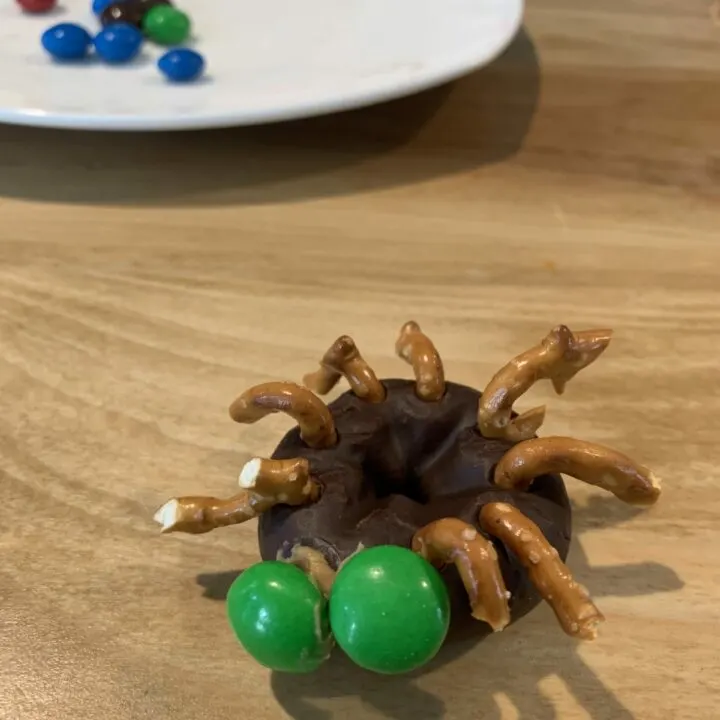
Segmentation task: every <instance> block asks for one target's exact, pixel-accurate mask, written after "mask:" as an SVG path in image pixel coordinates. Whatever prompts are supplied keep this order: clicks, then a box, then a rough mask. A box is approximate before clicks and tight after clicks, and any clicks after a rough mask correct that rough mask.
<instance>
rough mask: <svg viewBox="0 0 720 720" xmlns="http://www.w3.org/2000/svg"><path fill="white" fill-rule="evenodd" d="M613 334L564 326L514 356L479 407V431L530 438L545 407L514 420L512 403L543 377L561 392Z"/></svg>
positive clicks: (593, 358) (602, 349)
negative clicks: (575, 330)
mask: <svg viewBox="0 0 720 720" xmlns="http://www.w3.org/2000/svg"><path fill="white" fill-rule="evenodd" d="M611 336H612V331H611V330H583V331H581V332H577V333H573V332H571V331H570V329H569V328H568V327H566V326H565V325H559V326H558V327H556V328H555V329H554V330H551V331H550V333H548V335H547V336H546V337H545V338H544V339H543V340H542V342H541V343H540V344H539V345H537V346H536V347H534V348H531V349H530V350H527V351H526V352H524V353H522V354H521V355H518V356H517V357H515V358H514V359H512V360H511V361H510V362H509V363H508V364H507V365H505V366H504V367H503V368H502V369H501V370H500V371H499V372H498V373H496V374H495V376H494V377H493V379H492V380H490V382H489V383H488V385H487V387H486V388H485V390H484V392H483V394H482V397H481V398H480V404H479V407H478V428H479V430H480V432H481V433H482V434H483V435H484V436H485V437H489V438H495V437H498V438H505V439H507V440H511V441H512V442H520V441H521V440H527V439H528V438H531V437H532V436H533V435H534V434H535V433H536V432H537V430H538V428H539V427H540V426H541V425H542V423H543V420H544V418H545V408H544V407H536V408H533V409H532V410H529V411H527V412H525V413H523V414H522V415H520V416H519V417H517V418H515V419H513V418H512V407H513V404H514V403H515V402H516V401H517V399H518V398H519V397H520V396H521V395H523V394H524V393H525V392H527V391H528V390H529V389H530V388H531V387H532V386H533V385H534V384H535V383H536V382H537V381H538V380H542V379H544V378H546V379H548V380H550V381H551V382H552V384H553V387H554V388H555V392H557V393H558V394H562V393H563V392H564V390H565V385H566V384H567V383H568V382H569V381H570V380H571V379H572V378H573V377H574V376H575V375H576V374H577V373H578V372H579V371H580V370H582V369H583V368H585V367H587V366H588V365H590V364H591V363H592V362H594V361H595V360H596V359H597V358H598V357H599V356H600V355H601V354H602V352H603V351H604V350H605V348H606V347H607V346H608V344H609V343H610V338H611Z"/></svg>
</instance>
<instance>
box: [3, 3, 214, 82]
mask: <svg viewBox="0 0 720 720" xmlns="http://www.w3.org/2000/svg"><path fill="white" fill-rule="evenodd" d="M85 1H86V2H87V3H88V4H89V5H90V6H91V8H92V11H93V13H94V14H95V15H96V17H97V19H98V21H99V23H100V24H101V25H102V28H101V30H100V32H98V33H97V35H95V36H94V37H93V36H92V34H91V33H90V32H88V31H87V30H86V29H85V28H84V27H82V26H81V25H78V24H76V23H61V24H59V25H54V26H53V27H51V28H49V29H48V30H46V31H45V32H44V33H43V34H42V37H41V44H42V47H43V48H44V49H45V51H46V52H47V53H48V54H49V55H51V56H52V57H53V58H54V59H56V60H64V61H73V60H74V61H78V60H84V59H86V58H87V57H88V56H89V55H90V54H91V53H92V51H93V50H94V53H93V54H94V56H96V57H97V58H99V59H100V60H102V61H103V62H105V63H107V64H109V65H119V64H123V63H129V62H131V61H132V60H134V59H135V58H136V57H137V56H138V54H139V53H140V50H141V48H142V46H143V43H144V42H145V41H146V40H148V41H150V42H153V41H154V42H155V43H156V44H160V45H166V46H167V45H170V46H171V49H170V50H169V51H168V52H165V54H164V55H162V57H160V59H159V60H158V61H157V68H158V70H159V71H160V72H161V73H162V74H163V75H164V76H165V78H166V79H167V80H169V81H171V82H174V83H189V82H192V81H193V80H197V79H198V78H200V77H202V75H203V73H204V72H205V59H204V58H203V56H202V55H201V54H200V53H198V52H196V51H195V50H191V49H190V48H187V47H180V45H181V43H182V42H184V41H185V38H186V37H187V35H188V32H189V26H190V20H189V18H188V16H187V15H185V13H183V12H181V11H180V10H178V9H176V8H175V7H174V0H85ZM17 2H18V3H19V4H20V5H21V6H22V7H23V9H26V10H27V11H28V12H30V11H32V12H40V5H42V6H43V8H45V9H47V8H50V7H53V6H54V4H55V2H56V0H17ZM31 6H32V7H31ZM46 6H47V8H46ZM180 20H182V22H180Z"/></svg>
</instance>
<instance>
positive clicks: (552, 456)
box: [494, 437, 661, 505]
mask: <svg viewBox="0 0 720 720" xmlns="http://www.w3.org/2000/svg"><path fill="white" fill-rule="evenodd" d="M558 472H559V473H564V474H565V475H571V476H572V477H574V478H577V479H578V480H582V481H583V482H586V483H588V484H589V485H597V486H598V487H600V488H602V489H603V490H607V491H608V492H611V493H613V495H615V496H616V497H618V498H620V500H623V501H624V502H626V503H630V504H631V505H652V504H653V503H654V502H655V501H656V500H657V499H658V498H659V497H660V491H661V487H660V480H659V479H658V478H657V477H656V476H655V475H654V474H653V473H652V472H651V471H650V470H649V469H648V468H646V467H644V466H643V465H639V464H638V463H636V462H635V461H634V460H631V459H630V458H629V457H627V456H626V455H623V454H622V453H619V452H617V451H616V450H611V449H610V448H606V447H604V446H602V445H596V444H594V443H589V442H585V441H583V440H575V439H573V438H567V437H544V438H535V439H533V440H525V442H521V443H520V444H519V445H515V446H514V447H512V448H510V450H508V451H507V452H506V453H505V455H503V457H502V458H501V459H500V462H499V463H498V464H497V466H496V468H495V478H494V479H495V484H496V485H497V486H498V487H501V488H503V489H505V490H527V489H528V488H529V487H530V485H531V484H532V482H533V480H534V479H535V478H536V477H538V476H540V475H545V474H547V473H558Z"/></svg>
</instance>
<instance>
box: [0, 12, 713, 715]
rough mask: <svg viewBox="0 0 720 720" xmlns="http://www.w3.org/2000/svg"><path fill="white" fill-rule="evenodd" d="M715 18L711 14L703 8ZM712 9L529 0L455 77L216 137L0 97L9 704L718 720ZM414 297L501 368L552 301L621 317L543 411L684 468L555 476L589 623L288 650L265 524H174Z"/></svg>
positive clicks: (456, 351)
mask: <svg viewBox="0 0 720 720" xmlns="http://www.w3.org/2000/svg"><path fill="white" fill-rule="evenodd" d="M713 18H715V19H713ZM719 87H720V27H719V26H718V21H717V13H715V14H713V11H712V9H711V8H710V7H709V3H708V2H707V1H706V0H631V1H630V2H628V0H605V2H603V3H597V2H589V0H531V1H530V5H529V8H528V12H527V23H526V27H525V30H524V31H523V33H522V34H521V35H520V36H519V37H518V38H517V40H516V41H515V42H514V44H513V45H512V47H511V48H510V49H509V51H508V52H507V53H506V54H505V55H504V56H503V57H502V58H501V59H499V60H498V61H497V62H495V63H494V64H493V65H492V66H491V67H489V68H487V69H485V70H483V71H481V72H478V73H476V74H475V75H473V76H471V77H468V78H466V79H464V80H462V81H460V82H458V83H457V84H455V85H453V86H452V87H446V88H441V89H439V90H435V91H432V92H429V93H426V94H424V95H422V96H420V97H414V98H409V99H406V100H402V101H399V102H396V103H392V104H389V105H385V106H382V107H377V108H372V109H368V110H363V111H361V112H354V113H351V114H348V115H345V116H339V117H331V118H322V119H317V120H312V121H307V122H300V123H295V124H290V125H285V126H281V127H266V128H258V129H251V130H248V129H245V130H242V129H241V130H227V131H220V132H208V133H199V134H194V135H167V136H154V135H152V136H151V135H147V136H136V135H128V136H124V137H119V136H112V137H111V136H104V135H103V136H101V135H88V134H64V133H59V132H42V131H32V130H25V129H18V128H10V127H4V128H0V220H1V222H0V261H1V262H0V383H1V387H2V399H3V404H2V408H3V412H2V419H0V484H1V487H2V497H3V508H4V512H3V513H2V516H1V518H0V550H1V551H2V562H1V563H0V717H2V718H8V720H35V719H39V718H47V719H48V720H66V719H77V720H107V719H108V718H114V719H116V720H126V719H127V720H129V719H132V720H138V719H141V718H152V719H153V720H160V719H164V718H168V719H172V720H182V719H185V718H187V719H193V720H195V719H196V718H207V719H208V720H225V719H226V718H227V719H232V720H235V719H237V718H253V719H254V720H261V719H265V718H272V719H275V718H287V717H292V718H300V719H302V720H323V719H325V718H336V717H337V718H353V719H354V718H392V719H394V720H410V718H423V719H424V720H436V719H439V718H457V719H458V720H476V719H479V718H503V719H507V720H510V719H511V718H523V720H528V719H529V720H550V719H551V718H563V719H565V718H607V720H624V719H629V718H643V719H645V718H647V719H655V718H658V719H659V718H672V719H673V720H681V719H682V718H693V719H694V720H695V719H697V718H716V717H717V716H718V709H717V703H718V692H720V650H719V649H718V641H719V640H720V603H719V602H718V600H720V569H719V566H718V559H717V558H718V552H717V547H718V544H719V543H720V530H719V527H720V524H719V523H718V517H719V511H720V471H719V470H718V467H719V466H720V443H719V442H718V435H719V434H720V422H718V420H717V417H718V412H719V411H720V367H719V366H718V359H717V358H718V350H719V349H720V242H719V241H720V237H718V227H719V226H720V204H719V200H720V193H719V192H718V191H719V188H720V142H719V138H720V134H719V133H720V92H718V88H719ZM411 317H414V318H417V319H418V320H419V321H421V322H422V323H423V325H424V326H425V328H426V329H427V330H428V332H429V333H430V334H431V335H432V336H433V338H434V339H435V341H436V343H437V345H438V347H439V348H440V350H441V352H442V354H443V357H444V359H445V363H446V367H447V372H448V375H449V377H450V378H451V379H453V380H455V381H459V382H463V383H468V384H471V385H474V386H482V385H483V384H484V383H485V382H486V381H487V380H488V379H489V377H490V376H491V374H492V373H493V372H494V371H495V370H496V369H497V368H498V367H499V366H500V364H502V363H503V362H504V361H505V360H506V359H508V358H509V357H510V356H511V355H513V354H514V353H516V352H519V351H520V350H523V349H524V348H525V347H527V346H529V345H530V344H532V343H534V342H536V341H537V340H539V338H540V337H542V336H543V335H544V334H545V333H546V332H547V330H548V329H549V328H550V327H552V326H553V325H554V324H556V323H558V322H565V323H568V324H569V325H570V326H571V327H577V328H581V327H591V326H597V325H600V326H605V325H609V326H612V327H613V328H614V329H615V331H616V335H615V339H614V341H613V343H612V345H611V348H610V349H609V350H608V352H607V353H606V354H605V355H604V357H603V358H602V360H601V361H599V362H598V363H597V364H596V365H594V366H593V367H592V368H591V369H589V370H586V371H585V372H584V373H583V374H581V375H580V376H579V377H578V378H577V379H576V380H575V381H573V384H571V386H570V388H569V390H568V393H567V394H566V395H565V396H563V398H557V397H554V396H552V393H551V391H550V389H549V387H546V386H544V385H543V386H542V387H538V388H536V389H535V390H533V391H532V392H531V394H530V395H531V396H529V397H526V398H524V399H523V401H522V402H521V405H522V407H530V406H531V403H533V402H535V401H545V400H547V401H548V402H549V413H548V418H547V421H546V425H545V428H544V430H543V432H544V433H546V434H547V433H553V434H554V433H560V434H564V433H570V434H572V435H575V436H578V437H581V438H585V439H588V440H594V441H597V442H602V443H605V444H608V445H613V446H615V447H617V448H618V449H619V450H622V451H624V452H626V453H628V454H630V455H632V456H634V457H636V458H637V459H638V460H641V461H642V462H645V463H647V464H650V465H652V466H653V468H654V469H655V470H656V471H657V473H658V474H659V475H661V476H662V477H663V478H664V481H665V485H664V487H665V493H664V496H663V498H662V499H661V502H660V504H659V505H657V506H656V507H654V508H653V509H651V510H649V511H646V512H639V511H636V510H633V509H630V508H628V507H626V506H624V505H622V504H621V503H620V502H619V501H617V500H615V499H614V498H613V497H612V496H609V495H605V494H603V493H601V492H600V491H598V490H595V489H592V488H589V487H587V486H584V485H582V484H581V483H579V482H576V481H570V482H569V488H570V492H571V495H572V498H573V501H574V503H575V506H576V514H575V540H574V544H573V550H572V553H571V556H570V566H571V568H572V570H573V572H574V573H575V574H576V576H577V577H578V578H579V579H580V580H581V581H582V582H583V583H585V584H586V585H587V586H588V587H589V588H590V590H591V592H592V594H593V596H594V597H595V598H596V600H597V602H598V604H599V605H600V607H601V608H602V610H603V611H604V613H605V614H606V616H607V623H606V624H605V625H604V626H603V628H602V631H601V635H600V638H599V639H598V640H597V641H596V642H595V643H590V644H578V643H576V642H574V641H572V640H570V639H569V638H567V637H565V636H564V635H563V634H562V632H561V631H560V630H559V628H558V627H557V625H556V623H555V620H554V618H553V616H552V614H551V612H550V611H549V610H548V609H547V608H545V607H542V608H539V609H538V610H537V611H535V612H534V613H532V614H531V616H529V617H527V618H526V619H524V620H523V621H522V622H521V623H518V625H516V626H513V627H512V628H510V629H509V630H507V631H506V632H504V633H502V634H500V635H498V636H494V637H493V638H492V639H490V640H488V641H487V642H485V643H483V644H482V645H480V646H477V647H475V648H461V650H460V652H456V653H452V654H450V655H446V656H444V659H443V661H442V662H440V663H439V664H438V666H436V667H434V668H433V669H432V671H430V672H428V673H425V674H420V675H419V676H417V677H412V678H406V677H395V678H393V677H374V676H368V675H364V674H361V673H360V672H359V671H357V670H354V669H353V668H352V667H350V666H349V664H348V663H346V662H343V661H342V660H340V659H338V660H337V661H335V662H333V663H331V664H330V665H329V666H326V667H325V668H324V669H323V670H321V671H320V672H318V673H317V674H315V675H312V676H307V677H296V676H272V675H271V673H269V672H265V671H264V670H262V669H261V668H259V667H258V666H257V665H256V664H255V663H254V662H252V661H251V660H250V659H249V658H248V657H247V656H246V655H245V654H244V653H243V652H242V650H241V649H240V648H239V647H238V646H237V645H236V643H235V641H234V640H233V638H232V637H231V634H230V632H229V629H228V627H227V623H226V619H225V609H224V603H223V602H221V601H220V600H221V598H222V597H223V593H224V591H225V590H226V588H227V586H228V583H229V582H230V580H231V579H232V578H233V577H234V575H235V573H236V572H237V571H238V570H239V569H242V568H245V567H247V566H248V565H250V564H252V563H254V562H256V561H257V560H258V555H257V550H256V544H255V525H254V523H249V524H246V525H241V526H238V527H235V528H230V529H226V530H220V531H216V532H214V533H212V534H210V535H205V536H199V537H191V536H185V535H171V536H160V535H159V534H158V532H157V527H156V526H155V525H154V523H153V522H152V514H153V512H154V510H155V509H156V508H157V507H158V506H159V505H160V504H161V503H162V502H164V501H165V500H166V499H167V498H168V497H170V496H172V495H175V494H190V493H200V494H217V495H221V496H223V495H228V494H230V493H231V492H232V489H233V487H235V482H236V476H237V472H238V469H239V468H240V466H241V464H242V463H243V462H244V461H245V460H246V459H247V458H248V457H250V455H251V454H256V453H257V454H267V453H269V452H271V450H272V448H273V446H274V443H275V442H276V441H277V440H278V439H279V437H280V434H281V432H282V431H283V430H284V429H286V428H287V427H289V424H288V423H287V422H286V421H285V420H284V419H283V418H279V417H273V418H271V419H268V420H267V421H264V422H262V423H260V424H257V425H253V426H250V427H240V426H235V425H233V424H232V423H231V422H230V420H229V419H228V417H227V411H226V408H227V405H228V403H229V401H230V400H231V399H232V398H233V397H234V396H235V395H236V394H237V393H238V392H240V391H242V390H243V389H245V388H246V387H247V386H249V385H251V384H255V383H258V382H261V381H264V380H268V379H277V378H280V379H284V378H294V379H299V378H300V377H301V376H302V374H303V373H304V372H305V371H306V370H308V369H312V368H313V367H314V366H315V364H316V362H317V360H318V358H319V355H320V353H321V351H322V350H323V349H324V348H325V347H327V345H328V344H329V342H330V341H331V340H333V339H334V337H336V336H337V335H338V334H340V333H342V332H348V333H351V334H352V335H353V336H354V337H355V338H356V340H357V342H358V343H359V344H360V346H361V348H362V350H363V352H364V354H365V355H366V357H367V358H368V360H369V361H370V362H371V363H372V364H373V365H374V367H375V368H376V370H377V371H378V373H379V374H381V375H382V376H388V375H390V376H392V375H396V374H402V375H403V376H407V375H408V374H409V370H408V368H407V367H406V366H404V365H402V364H401V363H400V361H399V360H397V359H396V358H394V356H393V342H394V339H395V334H396V332H397V329H398V328H399V326H400V324H401V323H402V322H403V321H405V320H406V319H409V318H411Z"/></svg>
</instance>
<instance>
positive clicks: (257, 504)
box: [154, 458, 320, 534]
mask: <svg viewBox="0 0 720 720" xmlns="http://www.w3.org/2000/svg"><path fill="white" fill-rule="evenodd" d="M240 485H241V486H242V487H244V489H243V490H242V492H240V493H238V494H237V495H234V496H233V497H231V498H228V499H224V500H223V499H219V498H214V497H201V496H185V497H179V498H173V499H171V500H168V501H167V502H166V503H165V504H164V505H163V506H162V507H161V508H160V509H159V510H158V511H157V512H156V513H155V517H154V520H155V521H156V522H158V523H159V524H160V525H162V532H163V533H169V532H185V533H192V534H199V533H206V532H210V530H214V529H215V528H219V527H225V526H226V525H238V524H239V523H243V522H246V521H247V520H252V518H254V517H257V516H258V515H259V514H261V513H264V512H266V511H267V510H269V509H270V508H271V507H273V506H274V505H278V504H285V505H304V504H305V503H309V502H314V501H315V500H317V499H318V497H319V495H320V486H319V485H318V484H317V483H316V482H315V481H314V480H312V479H311V478H310V476H309V466H308V461H307V460H306V459H305V458H297V459H294V460H262V459H260V458H254V459H253V460H250V462H248V463H246V465H245V467H244V468H243V469H242V471H241V472H240Z"/></svg>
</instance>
